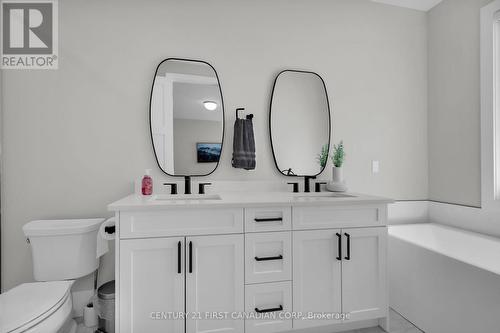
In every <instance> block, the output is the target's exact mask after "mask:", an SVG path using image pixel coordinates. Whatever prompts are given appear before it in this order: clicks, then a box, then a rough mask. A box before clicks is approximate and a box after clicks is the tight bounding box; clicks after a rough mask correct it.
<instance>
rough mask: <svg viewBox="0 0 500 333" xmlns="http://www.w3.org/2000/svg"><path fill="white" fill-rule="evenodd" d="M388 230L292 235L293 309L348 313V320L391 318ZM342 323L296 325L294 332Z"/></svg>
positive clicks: (330, 320)
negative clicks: (389, 305) (387, 270)
mask: <svg viewBox="0 0 500 333" xmlns="http://www.w3.org/2000/svg"><path fill="white" fill-rule="evenodd" d="M386 252H387V228H386V227H375V228H346V229H328V230H312V231H295V232H294V233H293V267H294V270H293V310H294V312H302V313H318V314H319V313H325V312H328V313H333V314H336V313H338V314H341V313H342V314H348V315H349V320H350V321H354V320H365V319H372V318H381V317H384V316H385V315H386V314H387V307H388V304H387V282H386V269H387V263H386V255H387V254H386ZM336 322H338V319H337V318H335V317H334V316H333V317H332V318H326V319H325V318H314V317H313V318H310V319H309V318H307V319H302V320H294V323H293V327H294V328H306V327H313V326H321V325H325V324H327V323H336Z"/></svg>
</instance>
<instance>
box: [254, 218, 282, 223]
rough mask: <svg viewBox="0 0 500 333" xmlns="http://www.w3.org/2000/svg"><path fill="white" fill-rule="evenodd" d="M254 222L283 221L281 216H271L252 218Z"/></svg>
mask: <svg viewBox="0 0 500 333" xmlns="http://www.w3.org/2000/svg"><path fill="white" fill-rule="evenodd" d="M254 221H255V222H277V221H283V218H282V217H271V218H266V219H254Z"/></svg>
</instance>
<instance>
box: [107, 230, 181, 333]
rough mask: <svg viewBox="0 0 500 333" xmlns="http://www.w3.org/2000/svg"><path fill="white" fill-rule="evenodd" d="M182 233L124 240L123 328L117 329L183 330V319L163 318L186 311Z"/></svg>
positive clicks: (121, 263)
mask: <svg viewBox="0 0 500 333" xmlns="http://www.w3.org/2000/svg"><path fill="white" fill-rule="evenodd" d="M184 244H185V240H184V238H183V237H182V238H181V237H172V238H157V239H131V240H124V241H120V249H119V252H120V261H119V267H120V268H119V273H118V274H119V275H118V277H119V288H118V293H119V302H120V304H119V307H117V309H118V311H119V318H120V322H119V330H117V332H129V333H141V332H183V331H184V321H183V320H166V318H159V316H161V315H162V313H167V312H171V313H180V312H184V304H185V297H184V286H185V280H184V272H185V269H184V261H185V255H184V254H185V251H184Z"/></svg>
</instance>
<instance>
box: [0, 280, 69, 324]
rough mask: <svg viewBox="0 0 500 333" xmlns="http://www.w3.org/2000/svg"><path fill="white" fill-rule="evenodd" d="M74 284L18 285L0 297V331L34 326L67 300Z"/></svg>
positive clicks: (40, 283)
mask: <svg viewBox="0 0 500 333" xmlns="http://www.w3.org/2000/svg"><path fill="white" fill-rule="evenodd" d="M72 284H73V281H51V282H35V283H25V284H21V285H19V286H17V287H15V288H12V289H11V290H9V291H7V292H6V293H4V294H0V332H12V331H14V330H16V329H18V328H20V327H22V326H24V325H26V324H30V326H32V325H35V324H37V323H38V322H40V321H42V320H43V319H45V318H46V317H47V316H49V315H50V314H52V313H53V312H55V311H56V310H57V309H58V308H59V307H60V305H61V304H63V302H64V301H65V300H66V299H67V298H68V297H69V295H70V289H71V285H72Z"/></svg>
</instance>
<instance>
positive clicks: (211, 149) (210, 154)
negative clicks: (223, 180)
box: [196, 142, 222, 163]
mask: <svg viewBox="0 0 500 333" xmlns="http://www.w3.org/2000/svg"><path fill="white" fill-rule="evenodd" d="M221 150H222V144H221V143H220V142H216V143H206V142H198V143H196V157H197V162H198V163H217V162H219V158H220V153H221Z"/></svg>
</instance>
